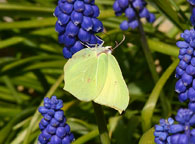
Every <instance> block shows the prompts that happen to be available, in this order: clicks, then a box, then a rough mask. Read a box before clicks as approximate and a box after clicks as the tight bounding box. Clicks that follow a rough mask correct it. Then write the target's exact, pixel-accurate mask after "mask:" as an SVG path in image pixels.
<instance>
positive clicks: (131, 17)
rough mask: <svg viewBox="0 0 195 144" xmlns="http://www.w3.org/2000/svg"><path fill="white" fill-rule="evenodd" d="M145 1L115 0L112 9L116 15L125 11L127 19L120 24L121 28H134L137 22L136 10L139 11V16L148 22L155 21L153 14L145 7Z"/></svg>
mask: <svg viewBox="0 0 195 144" xmlns="http://www.w3.org/2000/svg"><path fill="white" fill-rule="evenodd" d="M146 5H147V3H146V2H145V1H144V0H115V2H114V4H113V9H114V11H115V15H116V16H120V15H122V13H125V16H126V17H127V18H128V20H125V21H123V22H122V23H121V24H120V28H121V30H128V28H132V29H135V28H137V27H138V25H139V23H138V20H137V16H136V11H137V12H138V13H139V17H140V18H146V19H147V21H148V22H149V23H153V22H154V21H155V15H154V14H153V13H150V12H149V11H148V9H147V8H146Z"/></svg>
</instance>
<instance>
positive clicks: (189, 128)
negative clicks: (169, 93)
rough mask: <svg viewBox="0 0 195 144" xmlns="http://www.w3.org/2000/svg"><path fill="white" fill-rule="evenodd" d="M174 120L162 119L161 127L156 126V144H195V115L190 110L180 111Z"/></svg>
mask: <svg viewBox="0 0 195 144" xmlns="http://www.w3.org/2000/svg"><path fill="white" fill-rule="evenodd" d="M175 119H176V121H177V123H174V120H173V119H172V118H169V119H168V120H164V119H161V120H160V125H155V132H154V136H155V143H156V144H194V143H195V129H194V126H195V113H194V112H193V111H191V110H190V109H179V110H178V112H177V115H176V116H175Z"/></svg>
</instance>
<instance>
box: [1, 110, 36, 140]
mask: <svg viewBox="0 0 195 144" xmlns="http://www.w3.org/2000/svg"><path fill="white" fill-rule="evenodd" d="M34 110H35V108H30V109H26V110H23V111H22V112H21V113H20V114H18V115H17V116H16V117H14V118H13V119H12V120H11V121H10V122H9V123H8V124H7V125H6V126H5V127H4V128H3V129H1V131H0V135H1V136H0V143H2V144H3V143H4V142H5V141H4V140H5V139H6V138H7V136H8V135H9V134H10V132H11V130H12V128H13V126H14V125H15V124H16V123H18V122H19V121H20V120H21V119H22V118H24V117H26V116H28V115H29V114H31V113H32V112H33V111H34Z"/></svg>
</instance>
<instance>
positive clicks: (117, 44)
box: [112, 35, 125, 50]
mask: <svg viewBox="0 0 195 144" xmlns="http://www.w3.org/2000/svg"><path fill="white" fill-rule="evenodd" d="M124 41H125V35H123V39H122V40H121V41H120V43H118V42H116V41H115V43H116V46H115V47H114V48H113V49H112V50H114V49H116V48H117V47H119V46H120V45H121V44H122V43H123V42H124Z"/></svg>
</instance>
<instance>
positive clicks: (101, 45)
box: [95, 36, 104, 47]
mask: <svg viewBox="0 0 195 144" xmlns="http://www.w3.org/2000/svg"><path fill="white" fill-rule="evenodd" d="M95 37H96V38H97V39H98V40H99V41H102V43H101V44H100V45H98V47H102V46H103V45H104V41H103V40H102V39H101V38H100V37H98V36H95Z"/></svg>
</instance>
